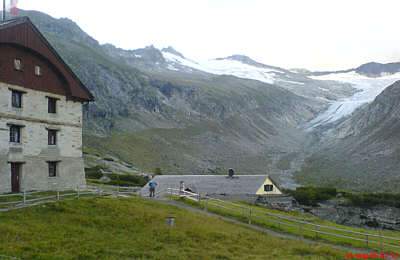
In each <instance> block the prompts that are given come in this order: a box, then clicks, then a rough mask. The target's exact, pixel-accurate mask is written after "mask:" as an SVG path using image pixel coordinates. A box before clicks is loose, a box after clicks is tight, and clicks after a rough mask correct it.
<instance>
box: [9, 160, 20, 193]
mask: <svg viewBox="0 0 400 260" xmlns="http://www.w3.org/2000/svg"><path fill="white" fill-rule="evenodd" d="M20 169H21V164H20V163H11V191H12V192H19V191H20V190H19V179H20Z"/></svg>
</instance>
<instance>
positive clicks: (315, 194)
mask: <svg viewBox="0 0 400 260" xmlns="http://www.w3.org/2000/svg"><path fill="white" fill-rule="evenodd" d="M285 192H286V193H289V194H290V195H292V196H293V197H294V198H295V199H296V200H297V202H299V203H300V204H302V205H307V206H318V203H319V202H322V201H326V200H328V199H330V198H333V197H336V194H337V190H336V188H331V187H299V188H296V190H285Z"/></svg>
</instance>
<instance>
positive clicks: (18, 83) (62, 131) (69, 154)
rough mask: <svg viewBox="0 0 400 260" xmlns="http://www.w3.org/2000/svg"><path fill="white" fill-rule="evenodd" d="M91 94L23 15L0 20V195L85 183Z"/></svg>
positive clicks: (64, 187) (70, 186)
mask: <svg viewBox="0 0 400 260" xmlns="http://www.w3.org/2000/svg"><path fill="white" fill-rule="evenodd" d="M92 100H93V96H92V94H91V93H90V92H89V91H88V89H87V88H86V87H85V86H84V85H83V83H82V82H81V81H80V80H79V78H78V77H77V76H76V75H75V74H74V72H73V71H72V70H71V69H70V68H69V67H68V65H67V64H66V63H65V62H64V61H63V59H62V58H61V57H60V56H59V55H58V54H57V52H56V51H55V50H54V49H53V47H52V46H51V45H50V43H49V42H48V41H47V40H46V39H45V37H44V36H43V35H42V34H41V33H40V32H39V30H38V29H37V28H36V27H35V26H34V25H33V24H32V22H31V21H30V20H29V18H27V17H22V18H17V19H12V20H6V21H2V22H0V192H20V191H27V190H51V189H67V188H68V189H69V188H73V187H76V186H77V185H85V184H86V182H85V174H84V162H83V157H82V123H83V118H82V116H83V113H82V111H83V104H84V103H87V102H89V101H92Z"/></svg>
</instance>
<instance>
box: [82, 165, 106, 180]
mask: <svg viewBox="0 0 400 260" xmlns="http://www.w3.org/2000/svg"><path fill="white" fill-rule="evenodd" d="M100 169H101V167H100V166H96V167H92V168H85V177H86V178H87V179H100V178H101V177H103V174H102V173H101V171H100Z"/></svg>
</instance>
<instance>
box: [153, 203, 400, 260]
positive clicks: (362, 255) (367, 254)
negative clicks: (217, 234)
mask: <svg viewBox="0 0 400 260" xmlns="http://www.w3.org/2000/svg"><path fill="white" fill-rule="evenodd" d="M152 200H153V201H157V202H159V203H163V204H168V205H172V206H176V207H179V208H183V209H186V210H189V211H191V212H196V213H199V214H203V215H207V216H210V217H216V218H219V219H223V220H225V221H229V222H233V223H235V224H238V225H242V226H245V227H247V228H250V229H253V230H257V231H260V232H263V233H265V234H267V235H270V236H274V237H279V238H283V239H292V240H297V241H299V240H300V238H299V237H298V236H295V235H291V234H285V233H279V232H275V231H272V230H270V229H266V228H264V227H260V226H257V225H252V224H248V223H245V222H241V221H239V220H237V219H233V218H230V217H226V216H221V215H218V214H215V213H212V212H209V211H205V210H202V209H198V208H194V207H191V206H190V205H188V204H186V203H183V202H179V201H175V200H171V199H168V198H157V197H156V198H154V199H152ZM301 241H302V242H306V243H312V244H317V245H324V246H329V247H332V248H335V249H338V250H341V251H343V258H342V259H400V255H399V256H397V257H393V255H392V254H385V255H383V254H381V253H378V252H374V251H369V250H363V249H358V248H349V247H345V246H340V245H333V244H330V243H324V242H320V241H315V240H311V239H306V238H302V239H301ZM347 254H352V256H353V257H348V255H347ZM357 256H358V257H357Z"/></svg>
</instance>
